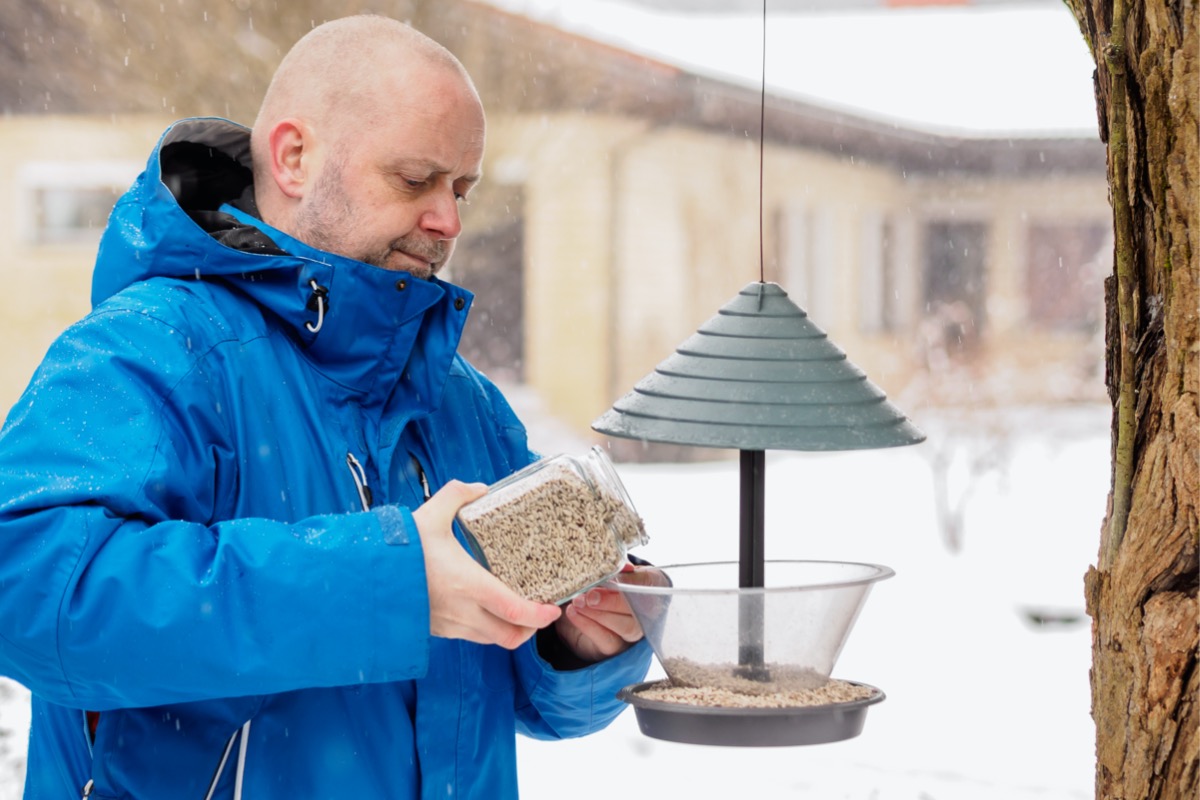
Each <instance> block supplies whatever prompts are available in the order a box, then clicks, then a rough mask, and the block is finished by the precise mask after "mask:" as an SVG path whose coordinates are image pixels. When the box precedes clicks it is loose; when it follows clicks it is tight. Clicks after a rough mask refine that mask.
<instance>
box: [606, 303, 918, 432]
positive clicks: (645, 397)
mask: <svg viewBox="0 0 1200 800" xmlns="http://www.w3.org/2000/svg"><path fill="white" fill-rule="evenodd" d="M592 428H593V429H594V430H596V431H599V432H600V433H605V434H608V435H610V436H618V437H623V438H627V439H643V440H646V441H652V442H666V443H670V444H686V445H695V446H699V447H725V448H736V449H739V450H770V449H779V450H866V449H873V448H883V447H897V446H900V445H907V444H916V443H917V442H921V441H924V439H925V435H924V434H923V433H922V432H921V431H919V430H918V429H917V428H916V427H915V426H914V425H913V424H912V423H911V422H910V421H909V420H908V418H907V417H905V416H904V415H903V414H902V413H900V411H899V410H898V409H897V408H896V407H895V406H893V405H892V404H891V403H890V402H888V400H887V397H886V396H885V394H884V392H883V391H882V390H881V389H879V388H878V387H877V386H875V384H873V383H871V381H869V380H868V379H867V376H866V374H865V373H864V372H863V371H862V370H860V369H859V368H858V367H856V366H855V365H854V364H852V363H850V361H849V359H847V358H846V354H845V353H844V352H843V351H842V350H841V349H840V348H839V347H838V346H837V345H836V344H834V343H833V342H832V341H830V339H829V337H828V336H827V335H826V334H825V332H824V331H823V330H821V329H820V328H819V327H817V325H816V324H814V323H813V322H812V320H810V319H809V317H808V314H806V313H805V312H804V310H803V309H801V308H800V307H799V306H797V305H796V304H795V303H793V302H792V301H791V300H789V299H788V296H787V292H785V291H784V290H783V289H782V288H781V287H780V286H779V285H778V284H774V283H757V282H755V283H751V284H748V285H747V286H746V287H744V288H743V289H742V290H741V292H739V293H738V295H737V296H736V297H735V298H733V300H731V301H730V302H729V303H727V304H726V305H724V306H723V307H722V308H721V309H720V310H719V311H718V312H717V315H716V316H715V317H713V318H711V319H710V320H708V321H707V322H705V323H704V324H703V325H701V326H700V328H699V330H697V331H696V333H694V334H692V336H691V337H689V338H688V339H687V340H686V341H684V342H683V344H681V345H680V346H679V347H678V348H677V349H676V350H675V352H674V353H673V354H672V355H670V356H668V357H667V358H666V359H665V360H664V361H663V362H662V363H660V364H659V365H658V366H657V367H656V368H655V369H654V372H652V373H650V374H649V375H647V376H646V377H644V378H642V380H640V381H638V383H637V384H636V385H635V386H634V387H633V390H632V391H631V392H629V393H628V394H627V395H625V396H624V397H622V398H621V399H620V400H618V401H617V402H616V403H615V404H614V405H613V407H612V408H611V409H609V411H607V412H606V413H605V414H604V415H602V416H601V417H600V418H599V419H597V420H596V421H595V422H594V423H592Z"/></svg>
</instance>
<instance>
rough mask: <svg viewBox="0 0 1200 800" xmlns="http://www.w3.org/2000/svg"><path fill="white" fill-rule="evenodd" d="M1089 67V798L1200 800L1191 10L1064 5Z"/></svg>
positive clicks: (1198, 136)
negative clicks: (1095, 172) (1094, 127)
mask: <svg viewBox="0 0 1200 800" xmlns="http://www.w3.org/2000/svg"><path fill="white" fill-rule="evenodd" d="M1066 1H1067V4H1068V5H1069V6H1070V8H1071V10H1072V12H1073V13H1074V15H1075V18H1076V19H1077V20H1078V21H1079V26H1080V29H1081V30H1082V32H1083V34H1084V38H1085V39H1086V41H1087V44H1088V46H1089V47H1090V49H1091V51H1092V54H1093V56H1094V57H1095V59H1096V64H1097V69H1096V79H1095V89H1096V103H1097V111H1098V114H1099V120H1100V130H1101V138H1103V139H1104V141H1105V142H1106V144H1107V145H1108V171H1109V185H1110V199H1111V201H1112V205H1113V221H1114V229H1115V233H1116V248H1115V253H1114V256H1115V257H1114V263H1115V265H1116V268H1115V271H1114V272H1115V274H1114V275H1113V276H1112V277H1111V278H1109V280H1108V286H1107V289H1108V291H1107V306H1108V332H1107V354H1108V374H1107V379H1106V380H1107V385H1108V389H1109V395H1110V397H1111V398H1112V401H1113V410H1114V413H1113V451H1112V452H1113V470H1112V490H1111V494H1110V495H1109V507H1108V513H1107V516H1106V519H1105V522H1104V526H1103V529H1102V531H1101V541H1100V553H1099V558H1098V560H1097V565H1096V567H1094V568H1092V569H1090V570H1089V571H1088V574H1087V576H1086V579H1085V591H1086V594H1087V607H1088V614H1089V615H1090V616H1091V617H1092V673H1091V680H1092V717H1093V718H1094V720H1095V722H1096V759H1097V761H1096V797H1097V798H1102V799H1105V800H1107V799H1109V798H1111V799H1112V800H1116V799H1117V798H1120V799H1121V800H1141V799H1142V798H1153V799H1155V800H1158V799H1159V798H1181V799H1182V798H1188V800H1194V798H1196V797H1200V730H1198V728H1200V709H1198V708H1197V701H1198V699H1200V698H1198V690H1200V674H1198V673H1197V669H1196V661H1197V647H1198V644H1200V642H1198V630H1200V615H1198V612H1197V595H1196V592H1197V580H1198V575H1197V570H1198V567H1200V562H1198V560H1197V547H1198V538H1200V532H1198V524H1197V503H1198V502H1200V501H1198V499H1197V495H1198V492H1200V477H1198V475H1200V467H1198V458H1200V415H1198V413H1197V408H1198V403H1197V396H1198V392H1200V387H1198V384H1197V381H1198V368H1197V361H1198V358H1200V336H1198V330H1200V324H1198V321H1197V320H1198V318H1200V291H1198V284H1200V267H1198V265H1197V261H1198V258H1200V248H1198V245H1200V218H1198V213H1200V202H1198V200H1197V191H1198V189H1200V186H1198V185H1197V178H1198V176H1200V166H1198V162H1200V141H1198V140H1200V128H1198V122H1197V106H1198V105H1200V87H1198V84H1197V61H1198V60H1200V41H1198V38H1197V25H1198V24H1200V20H1198V19H1197V0H1066Z"/></svg>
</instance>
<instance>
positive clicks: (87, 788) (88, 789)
mask: <svg viewBox="0 0 1200 800" xmlns="http://www.w3.org/2000/svg"><path fill="white" fill-rule="evenodd" d="M95 786H96V784H95V783H93V782H92V779H91V778H88V782H87V783H85V784H84V785H83V794H82V795H80V800H88V798H89V797H91V796H92V789H94V788H95Z"/></svg>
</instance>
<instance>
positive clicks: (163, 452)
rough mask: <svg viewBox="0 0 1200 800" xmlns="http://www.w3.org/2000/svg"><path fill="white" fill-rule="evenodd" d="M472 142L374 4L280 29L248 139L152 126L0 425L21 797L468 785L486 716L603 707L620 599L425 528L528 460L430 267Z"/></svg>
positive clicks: (621, 662)
mask: <svg viewBox="0 0 1200 800" xmlns="http://www.w3.org/2000/svg"><path fill="white" fill-rule="evenodd" d="M483 148H484V118H483V111H482V108H481V106H480V102H479V98H478V96H477V95H476V93H475V90H474V88H473V86H472V84H471V82H470V80H469V78H468V77H467V75H466V73H465V71H464V70H463V68H462V66H461V65H460V64H459V63H458V62H457V61H456V60H455V59H454V57H453V56H451V55H450V54H449V53H448V52H447V51H446V50H444V49H443V48H442V47H440V46H439V45H437V44H435V43H434V42H432V41H431V40H429V39H427V38H426V37H424V36H422V35H421V34H419V33H417V32H415V31H413V30H411V29H410V28H408V27H406V26H404V25H402V24H400V23H398V22H395V21H392V20H388V19H385V18H381V17H374V16H362V17H350V18H346V19H342V20H337V21H335V22H332V23H328V24H326V25H323V26H320V27H318V28H316V29H315V30H314V31H312V32H311V33H310V34H309V35H307V36H306V37H305V38H303V39H302V40H301V41H300V42H299V43H297V45H296V46H295V47H294V48H293V49H292V51H291V52H290V53H289V54H288V55H287V56H286V58H285V59H284V60H283V62H282V63H281V65H280V67H279V70H278V72H277V74H276V76H275V78H274V80H273V81H272V83H271V86H270V88H269V89H268V91H267V93H266V96H265V97H264V100H263V103H262V108H261V112H260V114H259V116H258V118H257V120H256V121H255V124H254V128H253V131H252V132H251V131H247V130H246V129H245V128H242V127H240V126H237V125H234V124H233V123H230V122H227V121H225V120H219V119H191V120H184V121H181V122H179V123H176V124H175V125H174V126H172V127H171V128H170V129H169V130H168V131H167V132H166V133H165V134H164V135H163V137H162V139H161V140H160V142H159V146H158V148H157V149H156V152H155V153H154V155H153V156H152V157H151V159H150V161H149V164H148V168H147V170H146V172H145V173H143V175H142V176H141V177H139V179H138V181H137V182H136V183H135V185H134V186H133V187H132V188H131V189H130V190H129V192H128V193H127V194H126V195H125V196H124V197H123V198H122V199H121V200H120V201H119V202H118V204H117V206H116V208H115V209H114V211H113V214H112V217H111V219H110V221H109V225H108V228H107V229H106V231H105V234H104V237H103V239H102V241H101V245H100V251H99V255H98V257H97V264H96V270H95V276H94V281H93V289H92V299H93V304H94V308H93V311H92V313H91V314H89V315H88V316H87V317H86V318H84V319H83V320H82V321H80V322H79V323H77V324H76V325H74V326H72V327H71V328H70V329H69V330H68V331H66V332H65V333H64V335H63V336H62V337H61V338H60V339H59V341H57V342H56V343H55V344H54V345H53V347H52V348H51V350H50V352H49V353H48V354H47V357H46V360H45V362H44V363H43V364H42V366H41V367H40V369H39V370H38V372H37V374H36V375H35V376H34V379H33V381H32V383H31V384H30V386H29V388H28V390H27V391H26V393H25V394H24V395H23V397H22V398H21V400H20V401H19V402H18V403H17V405H16V406H15V407H14V408H13V410H12V412H11V414H10V416H9V419H8V420H7V422H6V424H5V427H4V429H3V431H2V432H0V554H2V555H0V673H3V674H6V675H9V676H11V677H13V678H15V679H16V680H19V681H21V682H22V683H24V684H25V685H26V686H28V687H29V688H30V689H31V690H32V693H33V724H32V730H31V738H30V746H29V759H28V770H27V785H26V790H25V797H26V800H37V799H38V798H50V797H53V798H63V797H75V796H79V794H80V793H81V791H82V794H83V795H84V796H90V797H93V798H107V797H130V798H153V799H155V800H157V799H159V798H168V797H170V798H182V797H194V798H209V797H242V796H245V797H247V798H264V797H280V798H282V797H288V798H292V797H295V798H355V799H356V800H361V799H362V798H376V797H378V798H389V800H395V799H396V798H418V797H421V798H434V797H437V798H447V797H454V798H474V797H478V798H488V800H495V798H506V797H515V796H516V775H515V733H516V732H522V733H525V734H528V735H531V736H535V737H541V738H558V737H569V736H578V735H583V734H586V733H589V732H592V731H595V730H597V729H599V728H602V727H603V726H605V725H606V724H607V723H608V722H609V721H611V719H613V718H614V717H615V716H616V715H617V714H618V713H619V712H620V710H621V707H622V704H621V703H620V702H619V701H618V700H616V699H615V696H614V695H615V692H616V691H617V690H618V688H619V687H621V686H623V685H627V684H629V683H633V682H636V681H638V680H641V679H642V678H643V676H644V674H645V671H646V668H647V665H648V662H649V652H648V649H647V646H646V645H645V643H644V642H641V641H640V639H641V631H640V629H639V628H638V626H637V624H636V622H635V621H634V619H633V617H632V616H631V614H630V613H629V609H628V606H627V605H626V604H625V603H624V601H623V600H622V599H621V597H620V596H619V595H617V594H614V593H609V592H602V591H595V592H593V593H591V594H590V595H589V597H588V600H587V602H583V603H573V604H570V605H569V606H567V608H566V609H565V612H564V611H563V610H561V609H559V608H557V607H555V606H552V605H542V604H538V603H533V602H529V601H527V600H524V599H523V598H521V597H519V596H517V595H516V594H514V593H513V592H512V591H510V590H509V589H508V588H507V587H505V586H504V585H503V584H501V583H500V582H499V581H498V580H496V579H495V578H494V577H493V576H491V575H490V574H489V573H487V572H486V571H485V570H484V569H483V568H481V567H480V566H479V565H478V564H476V563H475V562H474V561H472V560H471V559H470V557H469V556H468V555H467V553H466V551H465V550H464V548H463V547H462V546H461V544H460V543H459V542H458V541H456V539H455V533H454V530H453V528H452V521H453V518H454V515H455V513H456V512H457V510H458V508H459V507H460V506H461V505H462V504H463V503H465V502H467V501H470V500H472V499H474V498H476V497H479V496H480V495H481V494H482V493H483V491H484V488H485V487H484V485H485V484H487V483H491V482H494V481H496V480H498V479H500V478H502V477H504V476H505V475H507V474H509V473H511V472H513V471H514V470H516V469H518V468H520V467H523V466H525V464H527V463H529V462H530V461H532V460H533V459H534V458H535V456H534V455H533V454H532V453H530V451H529V449H528V445H527V442H526V438H525V432H524V429H523V427H522V426H521V424H520V423H519V421H518V420H517V419H516V417H515V416H514V414H513V412H512V411H511V409H510V408H509V407H508V405H507V403H506V402H505V401H504V399H503V398H502V397H501V395H500V393H499V392H498V391H497V389H496V388H495V387H494V386H493V385H492V384H490V383H489V382H488V381H487V380H486V379H485V378H484V377H483V376H481V375H480V374H479V373H478V372H476V371H475V370H474V369H472V368H471V367H470V366H469V365H468V364H467V363H465V362H464V361H463V360H462V359H461V358H459V357H458V356H456V354H455V348H456V346H457V342H458V338H459V335H460V333H461V330H462V327H463V324H464V320H465V316H466V313H467V310H468V307H469V305H470V302H471V296H470V294H469V293H467V292H465V291H463V290H462V289H459V288H457V287H455V286H452V285H450V284H448V283H444V282H442V281H441V280H440V279H439V278H438V277H437V273H438V271H439V270H440V269H441V268H442V267H443V266H444V265H445V263H446V261H447V260H448V259H449V258H450V255H451V252H452V250H453V245H454V240H455V238H456V237H457V236H458V235H459V232H460V230H461V221H460V218H459V212H458V204H459V203H460V202H461V201H462V200H463V199H464V198H465V197H466V196H467V195H468V194H469V193H470V191H471V188H472V186H474V185H475V183H476V182H477V181H478V180H479V178H480V173H481V161H482V156H483Z"/></svg>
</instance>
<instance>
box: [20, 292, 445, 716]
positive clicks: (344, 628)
mask: <svg viewBox="0 0 1200 800" xmlns="http://www.w3.org/2000/svg"><path fill="white" fill-rule="evenodd" d="M164 342H165V344H164ZM197 347H198V343H196V342H193V341H191V340H190V339H189V338H188V337H187V336H185V335H183V334H182V333H181V332H179V331H177V330H175V329H173V328H171V327H170V326H166V325H165V324H164V323H162V322H160V321H158V320H155V319H154V318H153V316H152V315H145V314H141V313H137V312H132V311H128V310H126V311H120V312H112V313H107V314H106V313H93V314H92V315H91V316H89V317H88V318H86V319H85V320H84V321H83V322H81V323H79V324H77V325H76V326H74V327H73V328H72V329H70V330H68V331H67V332H66V333H65V334H64V335H63V336H62V337H60V339H59V340H58V341H57V342H56V343H55V344H54V345H53V346H52V348H51V350H50V352H49V353H48V355H47V357H46V359H45V361H44V362H43V364H42V367H41V368H40V369H39V371H38V373H37V374H36V375H35V376H34V379H33V381H32V383H31V384H30V386H29V388H28V389H27V390H26V392H25V394H24V395H23V396H22V398H21V399H20V400H19V401H18V404H17V405H16V406H15V407H14V408H13V410H12V413H11V414H10V416H9V419H8V420H7V422H6V424H5V426H4V428H3V430H2V431H0V673H2V674H5V675H8V676H10V677H12V678H14V679H16V680H18V681H20V682H21V683H23V684H25V685H26V686H27V687H28V688H29V689H31V690H32V691H33V692H34V693H36V694H38V695H40V696H41V697H43V698H45V699H47V700H50V701H52V702H55V703H58V704H61V705H65V706H68V707H73V708H86V709H91V710H106V709H110V708H118V707H134V706H150V705H162V704H166V703H175V702H187V701H195V700H205V699H211V698H218V697H235V696H249V695H256V694H267V693H276V692H283V691H289V690H293V689H299V688H305V687H313V686H337V685H349V684H355V683H360V682H377V681H386V680H395V679H402V678H413V677H419V676H420V675H422V674H424V671H425V670H426V668H427V663H428V639H429V630H428V627H429V610H428V597H427V593H426V590H425V574H424V556H423V554H422V551H421V547H420V539H419V537H418V536H417V534H416V528H415V524H414V523H413V520H412V517H411V514H410V513H409V512H408V510H407V509H403V508H397V507H387V508H382V509H377V510H374V511H371V512H358V513H347V514H332V515H325V516H314V517H310V518H308V519H302V520H299V521H294V522H292V523H286V522H283V521H278V520H271V519H264V518H242V519H233V520H230V521H224V522H217V521H214V520H215V518H214V508H215V503H216V500H215V499H214V498H215V497H216V496H217V495H218V494H219V492H218V490H217V487H218V486H219V485H221V482H222V481H223V480H225V479H226V478H225V477H224V476H222V475H220V474H219V472H220V471H219V470H213V471H212V472H213V473H214V474H209V471H207V470H205V469H198V468H197V467H198V466H204V465H206V464H208V463H210V462H211V463H215V464H220V463H224V462H223V461H222V459H221V457H220V455H221V454H220V453H219V452H217V451H219V450H221V449H222V448H225V449H228V448H230V447H231V445H230V443H229V442H228V441H227V436H225V434H222V433H220V431H221V428H222V426H221V423H220V419H219V417H220V414H221V413H222V410H221V409H220V408H216V407H213V406H214V405H219V403H216V404H214V403H213V402H211V401H210V400H206V399H205V398H203V397H202V396H201V397H196V396H195V395H194V394H193V396H191V397H190V398H188V399H187V400H186V402H185V400H184V399H183V398H182V397H181V396H180V395H181V394H182V393H177V392H175V391H174V389H175V387H176V386H177V385H179V384H180V383H181V382H185V381H187V382H189V385H194V384H195V383H196V382H197V380H198V378H197V375H196V374H195V371H196V370H198V369H200V368H201V365H202V363H203V359H202V357H201V356H202V355H203V354H202V353H198V352H197V351H196V348H197ZM223 437H224V438H223ZM197 454H200V455H197ZM205 454H207V455H205ZM226 461H227V459H226Z"/></svg>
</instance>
